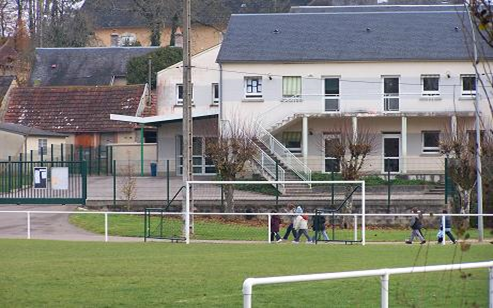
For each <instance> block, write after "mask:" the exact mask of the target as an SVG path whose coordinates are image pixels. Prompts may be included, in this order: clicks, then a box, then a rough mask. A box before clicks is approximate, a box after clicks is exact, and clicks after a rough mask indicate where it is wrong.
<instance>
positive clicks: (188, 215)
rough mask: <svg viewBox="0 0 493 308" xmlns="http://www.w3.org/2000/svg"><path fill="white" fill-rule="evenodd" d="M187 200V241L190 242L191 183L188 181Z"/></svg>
mask: <svg viewBox="0 0 493 308" xmlns="http://www.w3.org/2000/svg"><path fill="white" fill-rule="evenodd" d="M186 193H187V200H186V204H185V242H186V243H187V244H190V183H189V182H187V183H186Z"/></svg>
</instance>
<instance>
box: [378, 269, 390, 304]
mask: <svg viewBox="0 0 493 308" xmlns="http://www.w3.org/2000/svg"><path fill="white" fill-rule="evenodd" d="M389 278H390V276H389V274H384V275H382V276H380V281H381V292H382V296H381V298H382V303H381V305H380V307H381V308H389Z"/></svg>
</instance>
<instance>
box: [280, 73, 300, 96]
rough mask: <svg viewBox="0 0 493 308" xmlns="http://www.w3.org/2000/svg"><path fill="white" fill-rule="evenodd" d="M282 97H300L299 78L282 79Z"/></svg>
mask: <svg viewBox="0 0 493 308" xmlns="http://www.w3.org/2000/svg"><path fill="white" fill-rule="evenodd" d="M282 95H283V96H301V77H299V76H286V77H282Z"/></svg>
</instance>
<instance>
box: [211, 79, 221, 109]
mask: <svg viewBox="0 0 493 308" xmlns="http://www.w3.org/2000/svg"><path fill="white" fill-rule="evenodd" d="M212 104H213V105H217V104H219V84H218V83H213V84H212Z"/></svg>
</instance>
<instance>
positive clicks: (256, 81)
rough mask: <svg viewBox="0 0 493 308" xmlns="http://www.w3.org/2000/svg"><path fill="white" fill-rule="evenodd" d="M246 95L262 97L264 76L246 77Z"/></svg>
mask: <svg viewBox="0 0 493 308" xmlns="http://www.w3.org/2000/svg"><path fill="white" fill-rule="evenodd" d="M245 97H246V98H262V77H245Z"/></svg>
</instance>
